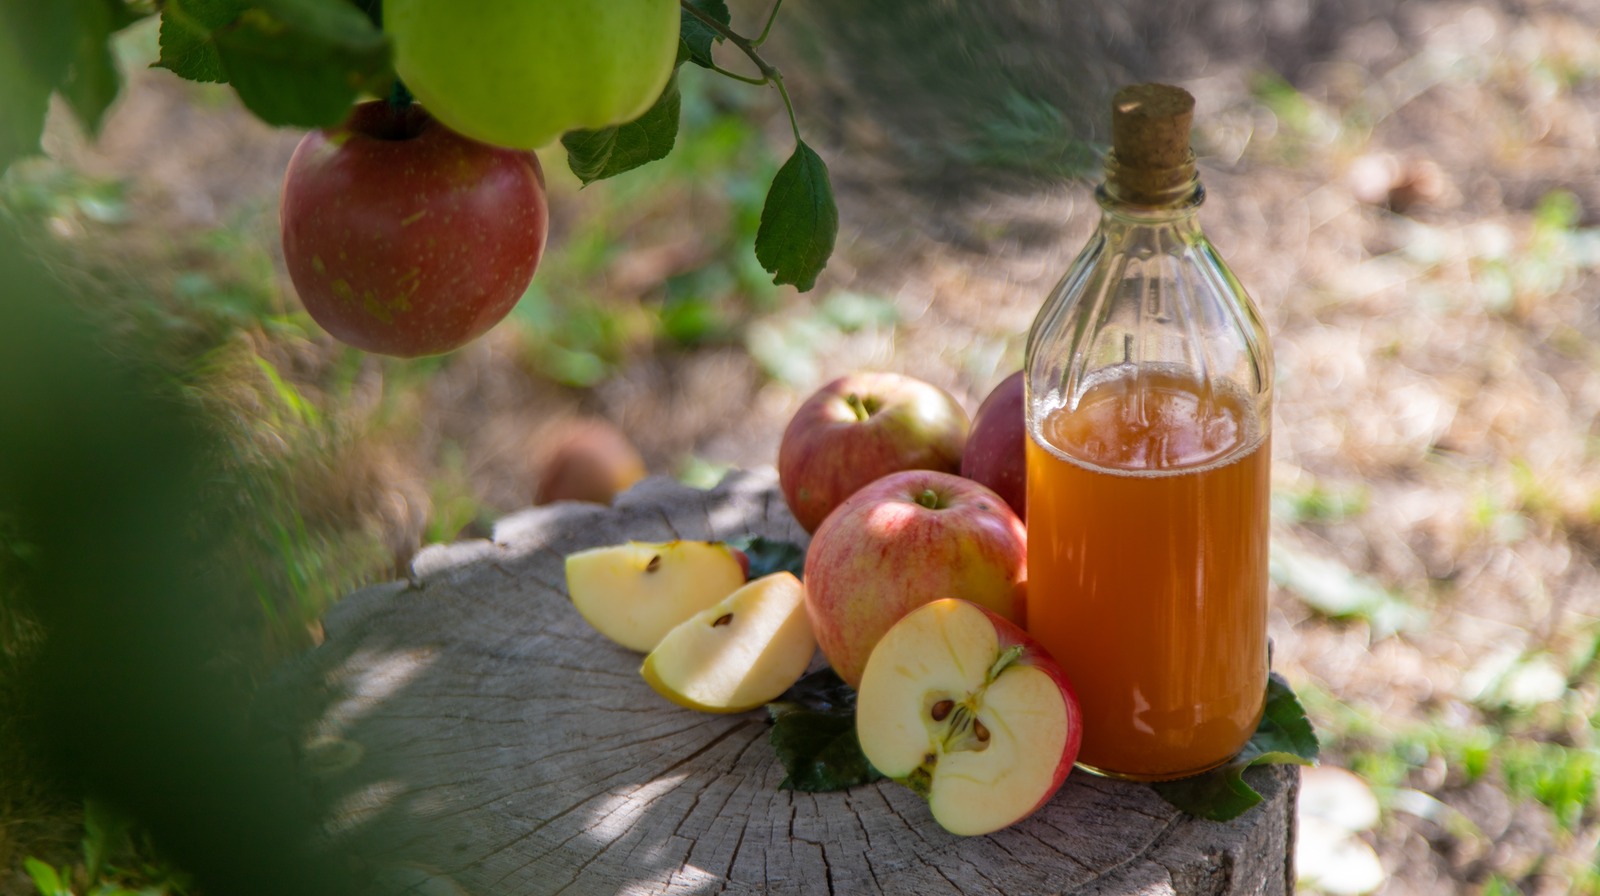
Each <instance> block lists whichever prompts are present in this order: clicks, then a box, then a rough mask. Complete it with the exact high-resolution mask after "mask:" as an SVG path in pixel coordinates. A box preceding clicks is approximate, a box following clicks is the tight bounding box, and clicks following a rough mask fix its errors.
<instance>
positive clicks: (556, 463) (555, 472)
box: [533, 419, 648, 504]
mask: <svg viewBox="0 0 1600 896" xmlns="http://www.w3.org/2000/svg"><path fill="white" fill-rule="evenodd" d="M540 467H541V469H540V472H539V481H538V484H537V486H536V487H535V489H534V494H533V503H535V504H549V503H551V502H554V501H590V502H593V503H595V504H610V503H611V499H612V498H615V497H616V496H617V495H618V494H620V493H622V492H624V491H627V490H628V488H629V487H630V486H632V485H633V484H634V483H636V482H638V481H639V480H641V479H643V478H644V477H645V475H646V473H647V472H648V471H647V470H646V469H645V465H644V458H643V457H641V456H640V455H639V449H638V448H635V447H634V445H633V440H632V439H629V438H628V436H627V434H626V433H624V432H623V431H622V430H620V429H618V428H617V427H616V426H614V425H612V424H611V423H609V422H607V421H605V420H600V419H584V420H573V421H569V422H568V423H566V424H565V425H563V426H562V427H561V429H560V430H558V431H557V432H556V433H555V434H554V435H553V436H552V437H551V438H550V440H549V446H548V448H547V449H546V450H545V451H544V452H543V462H542V463H541V464H540Z"/></svg>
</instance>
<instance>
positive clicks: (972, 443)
mask: <svg viewBox="0 0 1600 896" xmlns="http://www.w3.org/2000/svg"><path fill="white" fill-rule="evenodd" d="M1023 387H1024V383H1023V379H1022V371H1020V370H1019V371H1017V372H1016V373H1013V374H1011V375H1010V376H1008V377H1006V378H1005V379H1003V380H1001V381H1000V385H998V386H995V387H994V391H993V392H990V393H989V397H988V398H985V399H984V400H983V404H981V405H979V406H978V413H976V414H974V415H973V416H972V431H971V432H970V433H969V434H968V435H967V447H966V450H965V451H964V452H963V453H962V455H961V475H963V476H965V477H967V478H968V479H971V480H973V481H974V482H981V483H983V484H984V485H986V486H988V487H989V488H991V489H993V490H994V493H995V494H997V495H999V496H1000V497H1002V498H1004V499H1005V501H1006V503H1007V504H1009V505H1011V509H1012V510H1014V511H1016V512H1017V516H1018V517H1019V518H1020V519H1022V521H1023V522H1027V520H1028V512H1027V511H1028V478H1027V477H1028V456H1027V444H1028V428H1027V427H1028V421H1027V418H1026V414H1025V413H1024V411H1023V406H1022V402H1023V398H1024V396H1023V392H1024V388H1023Z"/></svg>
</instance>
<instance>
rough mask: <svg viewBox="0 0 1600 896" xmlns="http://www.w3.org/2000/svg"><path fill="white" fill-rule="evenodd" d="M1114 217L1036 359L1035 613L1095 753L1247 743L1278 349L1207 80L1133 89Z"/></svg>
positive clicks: (1096, 761) (1153, 760) (1260, 691)
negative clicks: (1227, 244) (1249, 274)
mask: <svg viewBox="0 0 1600 896" xmlns="http://www.w3.org/2000/svg"><path fill="white" fill-rule="evenodd" d="M1114 104H1115V105H1114V111H1113V143H1114V148H1113V151H1112V155H1111V157H1110V158H1109V159H1108V163H1107V179H1106V183H1105V184H1104V185H1103V186H1102V187H1101V189H1100V191H1099V193H1098V198H1099V201H1100V205H1101V207H1102V209H1104V214H1103V215H1102V218H1101V224H1100V228H1099V229H1098V230H1097V231H1096V233H1095V235H1094V237H1093V238H1091V239H1090V241H1089V244H1088V245H1087V246H1086V247H1085V249H1084V251H1083V252H1082V253H1081V254H1080V255H1079V256H1078V259H1077V261H1076V262H1075V263H1074V265H1073V267H1072V269H1071V270H1070V271H1068V273H1067V275H1066V276H1065V277H1064V278H1063V279H1062V282H1061V283H1060V284H1059V285H1058V286H1057V288H1056V290H1055V292H1054V293H1053V294H1052V295H1051V297H1050V299H1049V301H1047V302H1046V304H1045V306H1044V308H1043V309H1041V311H1040V314H1039V317H1038V319H1037V320H1036V321H1035V323H1034V327H1033V330H1032V331H1031V332H1030V333H1029V338H1028V360H1027V374H1026V379H1027V399H1026V406H1027V415H1028V417H1027V425H1028V436H1029V438H1028V445H1027V456H1028V460H1027V464H1028V473H1027V495H1028V497H1027V500H1028V609H1027V628H1028V630H1029V632H1030V633H1031V634H1033V635H1034V637H1035V638H1037V639H1038V640H1039V641H1040V643H1042V644H1043V645H1044V646H1045V648H1046V649H1047V650H1049V651H1050V653H1051V655H1052V656H1054V657H1055V659H1056V660H1057V661H1058V662H1059V663H1060V664H1061V666H1062V668H1063V669H1065V670H1066V672H1067V675H1068V677H1070V678H1071V680H1072V682H1073V686H1074V688H1075V689H1076V691H1077V695H1078V700H1079V703H1080V704H1081V707H1082V710H1083V745H1082V749H1081V750H1080V752H1079V755H1078V761H1079V764H1080V765H1081V766H1083V767H1085V768H1087V769H1088V770H1090V771H1094V772H1098V773H1102V774H1107V775H1112V776H1115V777H1122V778H1131V779H1136V780H1167V779H1172V778H1179V777H1184V776H1186V775H1190V774H1197V773H1199V772H1202V771H1205V770H1207V769H1210V768H1213V767H1216V766H1218V765H1221V764H1223V763H1225V762H1227V761H1228V760H1229V759H1230V758H1231V757H1232V756H1234V755H1235V754H1236V753H1237V752H1238V751H1239V749H1240V748H1241V747H1243V746H1244V745H1245V743H1246V742H1247V741H1248V740H1249V738H1250V736H1251V734H1252V733H1253V732H1254V731H1255V728H1256V725H1257V724H1258V723H1259V721H1260V717H1261V712H1262V708H1263V704H1264V702H1265V691H1266V684H1267V634H1266V618H1267V613H1266V609H1267V604H1266V602H1267V541H1268V498H1269V488H1270V485H1269V475H1270V458H1271V453H1272V452H1271V438H1270V433H1269V429H1270V422H1271V377H1272V361H1271V352H1270V348H1269V346H1268V344H1267V338H1266V332H1265V330H1264V328H1263V327H1262V326H1261V323H1260V320H1259V317H1258V315H1257V313H1256V311H1255V308H1254V306H1253V304H1252V303H1251V301H1250V299H1249V297H1248V296H1247V295H1246V294H1245V293H1244V291H1243V289H1242V288H1241V287H1240V286H1239V284H1238V282H1237V280H1235V279H1234V277H1233V275H1232V273H1231V272H1229V271H1228V269H1227V267H1226V266H1225V265H1224V264H1223V263H1222V261H1221V259H1220V258H1219V257H1218V256H1217V254H1216V252H1215V251H1214V250H1213V249H1212V247H1211V245H1210V243H1209V242H1208V241H1207V240H1206V238H1205V236H1204V235H1203V234H1202V233H1201V231H1200V227H1199V225H1198V223H1197V219H1196V211H1197V209H1198V207H1199V206H1200V204H1201V202H1202V201H1203V199H1204V191H1203V190H1202V189H1201V188H1200V184H1199V180H1198V177H1197V176H1196V174H1195V168H1194V157H1193V154H1192V153H1191V152H1190V151H1189V148H1188V130H1189V122H1190V117H1189V116H1190V115H1191V114H1192V110H1193V99H1192V98H1191V97H1189V96H1188V94H1186V93H1184V92H1183V91H1181V90H1178V89H1177V88H1170V87H1165V86H1163V85H1140V86H1138V87H1135V88H1125V89H1124V90H1123V91H1120V92H1119V93H1118V95H1117V98H1116V100H1115V101H1114Z"/></svg>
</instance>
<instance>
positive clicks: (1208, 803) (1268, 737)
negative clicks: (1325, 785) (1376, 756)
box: [1155, 674, 1319, 821]
mask: <svg viewBox="0 0 1600 896" xmlns="http://www.w3.org/2000/svg"><path fill="white" fill-rule="evenodd" d="M1318 750H1319V745H1318V743H1317V734H1316V732H1315V731H1313V730H1312V728H1311V721H1310V720H1309V719H1307V718H1306V711H1305V708H1304V707H1302V706H1301V705H1300V700H1299V698H1297V697H1295V695H1294V691H1293V690H1291V689H1290V688H1289V683H1288V682H1286V681H1284V680H1283V678H1282V677H1281V676H1279V675H1277V674H1273V675H1272V676H1270V677H1269V678H1268V679H1267V705H1266V709H1265V710H1263V711H1262V713H1261V724H1260V725H1258V726H1257V727H1256V733H1255V735H1254V736H1253V737H1251V738H1250V742H1249V743H1247V744H1245V746H1244V749H1243V750H1240V751H1239V755H1238V756H1236V757H1234V759H1233V761H1232V762H1229V763H1228V764H1227V765H1224V766H1222V767H1221V768H1217V769H1213V770H1211V771H1209V772H1206V773H1205V774H1203V775H1196V776H1195V777H1192V778H1183V779H1181V780H1177V781H1165V782H1162V783H1160V784H1156V785H1155V789H1156V792H1157V793H1159V794H1161V796H1162V798H1163V799H1165V800H1166V801H1167V802H1169V803H1171V804H1172V805H1174V806H1177V807H1178V808H1179V809H1182V810H1183V811H1185V812H1187V813H1189V814H1190V815H1194V816H1198V817H1200V818H1206V819H1210V820H1211V821H1228V820H1230V819H1234V818H1238V817H1239V816H1240V815H1243V814H1244V813H1245V812H1247V811H1249V810H1250V809H1251V808H1253V807H1254V806H1255V805H1256V804H1257V803H1260V802H1261V794H1259V793H1257V792H1256V791H1255V788H1253V787H1251V786H1250V785H1249V784H1248V783H1246V782H1245V780H1244V772H1245V770H1246V769H1248V768H1250V767H1252V766H1256V765H1266V764H1269V763H1293V764H1295V765H1316V764H1317V753H1318Z"/></svg>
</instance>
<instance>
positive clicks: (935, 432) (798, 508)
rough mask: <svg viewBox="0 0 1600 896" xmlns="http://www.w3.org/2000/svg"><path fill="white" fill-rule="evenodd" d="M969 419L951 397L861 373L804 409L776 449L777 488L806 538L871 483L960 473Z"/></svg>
mask: <svg viewBox="0 0 1600 896" xmlns="http://www.w3.org/2000/svg"><path fill="white" fill-rule="evenodd" d="M967 427H968V421H967V413H966V411H964V410H963V409H962V408H961V405H960V403H958V402H957V401H956V400H955V398H953V397H952V396H951V395H950V394H949V393H948V392H946V391H944V390H943V389H940V388H939V387H938V386H935V385H933V384H932V383H927V382H924V381H922V380H919V379H916V378H915V377H909V376H904V375H901V374H898V373H887V372H877V371H858V372H856V373H852V374H848V375H846V376H842V377H839V378H838V379H836V380H834V381H833V382H830V383H828V384H827V385H825V386H823V387H822V388H821V389H818V390H817V391H816V392H814V393H813V394H812V395H811V396H810V397H808V398H807V399H806V400H805V401H804V402H802V403H801V405H800V407H799V409H798V410H796V411H795V415H794V417H793V418H791V419H790V421H789V425H788V426H787V427H786V428H785V429H784V432H783V439H782V441H781V442H780V443H779V445H778V484H779V486H780V487H781V488H782V490H783V496H784V499H785V500H786V501H787V502H788V504H789V510H790V511H791V512H792V513H793V514H794V517H795V519H796V520H797V521H798V522H799V523H800V526H801V527H802V528H803V529H805V530H806V531H807V532H815V531H817V527H818V526H820V525H822V521H823V520H824V519H825V518H827V516H828V514H829V513H831V512H832V511H833V509H834V508H836V507H838V506H839V505H840V504H841V503H843V502H844V500H845V499H846V498H848V497H850V496H851V495H852V494H854V493H855V491H856V490H857V489H859V488H861V487H862V486H864V485H866V484H867V483H869V482H872V481H873V480H875V479H878V478H879V477H882V476H886V475H888V474H890V473H896V472H899V471H901V470H940V471H943V472H946V473H955V472H957V471H958V470H960V469H961V452H962V449H963V448H964V446H965V445H966V442H967Z"/></svg>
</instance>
